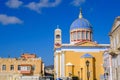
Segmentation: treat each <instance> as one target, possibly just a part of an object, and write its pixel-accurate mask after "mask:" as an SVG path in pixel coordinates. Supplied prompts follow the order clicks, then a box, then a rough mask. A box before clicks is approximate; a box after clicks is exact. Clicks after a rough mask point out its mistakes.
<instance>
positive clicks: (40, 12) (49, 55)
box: [0, 0, 120, 65]
mask: <svg viewBox="0 0 120 80" xmlns="http://www.w3.org/2000/svg"><path fill="white" fill-rule="evenodd" d="M119 3H120V0H0V57H3V58H7V57H8V56H10V57H12V58H14V57H20V55H21V54H22V53H26V52H27V53H35V54H36V55H37V56H38V57H42V60H43V62H44V63H45V65H51V64H53V63H54V62H53V55H54V52H53V49H54V30H55V29H56V28H57V25H59V28H60V29H61V30H62V43H69V36H70V35H69V32H70V25H71V24H72V22H73V21H74V20H76V19H77V18H78V16H79V12H80V8H82V12H83V17H84V18H85V19H87V20H88V21H89V22H90V23H91V25H92V27H93V39H94V41H97V42H98V43H101V44H109V43H110V41H109V36H108V34H109V32H110V30H111V28H112V25H113V23H114V20H115V18H116V17H117V16H120V6H119Z"/></svg>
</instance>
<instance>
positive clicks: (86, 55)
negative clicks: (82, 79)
mask: <svg viewBox="0 0 120 80" xmlns="http://www.w3.org/2000/svg"><path fill="white" fill-rule="evenodd" d="M81 58H93V56H92V55H90V54H88V53H86V54H84V55H83V56H81Z"/></svg>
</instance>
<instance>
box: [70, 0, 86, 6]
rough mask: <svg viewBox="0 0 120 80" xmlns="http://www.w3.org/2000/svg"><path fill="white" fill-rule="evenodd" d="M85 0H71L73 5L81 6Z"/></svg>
mask: <svg viewBox="0 0 120 80" xmlns="http://www.w3.org/2000/svg"><path fill="white" fill-rule="evenodd" d="M85 1H86V0H73V2H72V4H73V5H74V6H81V5H82V4H83V3H85Z"/></svg>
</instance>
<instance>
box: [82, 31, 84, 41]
mask: <svg viewBox="0 0 120 80" xmlns="http://www.w3.org/2000/svg"><path fill="white" fill-rule="evenodd" d="M82 39H84V32H83V31H82Z"/></svg>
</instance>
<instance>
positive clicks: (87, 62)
mask: <svg viewBox="0 0 120 80" xmlns="http://www.w3.org/2000/svg"><path fill="white" fill-rule="evenodd" d="M89 63H90V62H89V61H88V60H87V61H86V66H87V80H89V77H90V74H89Z"/></svg>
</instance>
